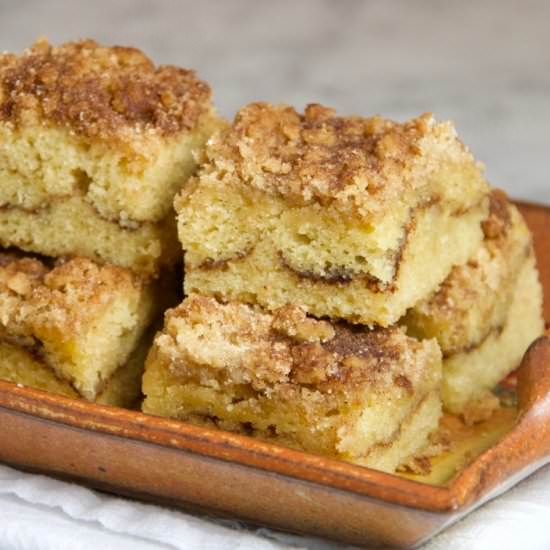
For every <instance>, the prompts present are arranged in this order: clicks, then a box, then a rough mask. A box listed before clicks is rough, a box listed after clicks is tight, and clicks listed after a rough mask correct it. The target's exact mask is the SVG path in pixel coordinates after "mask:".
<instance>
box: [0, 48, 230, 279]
mask: <svg viewBox="0 0 550 550" xmlns="http://www.w3.org/2000/svg"><path fill="white" fill-rule="evenodd" d="M210 96H211V92H210V88H209V86H208V85H207V84H206V83H204V82H202V81H201V80H198V79H197V77H196V76H195V73H194V72H193V71H188V70H185V69H180V68H177V67H173V66H158V67H156V66H155V65H153V63H152V62H151V61H150V60H149V59H148V58H147V57H146V56H145V55H144V54H143V53H141V52H140V51H139V50H136V49H134V48H123V47H103V46H100V45H98V44H97V43H95V42H93V41H91V40H86V41H81V42H75V43H68V44H64V45H62V46H60V47H54V46H51V45H50V44H48V43H47V42H46V41H40V42H37V43H36V44H35V45H34V46H33V47H32V48H30V49H29V50H27V51H25V52H24V53H23V54H22V55H20V56H17V55H13V54H3V55H0V144H1V145H0V183H1V185H0V245H2V246H4V247H7V246H16V247H19V248H21V249H23V250H26V251H30V252H36V253H39V254H45V255H48V256H54V257H57V256H64V255H79V256H86V257H89V258H92V259H95V260H97V261H101V262H109V263H114V264H117V265H120V266H122V267H127V268H129V269H132V270H133V271H135V272H136V273H140V274H144V275H146V276H155V275H158V273H159V272H160V270H161V268H162V267H163V266H167V265H171V264H174V263H175V262H177V260H178V256H179V254H178V253H177V250H178V245H177V238H176V232H175V222H174V215H173V206H172V202H173V199H174V195H175V194H176V193H177V192H178V191H179V190H180V189H181V187H182V186H183V184H184V183H185V182H186V180H187V178H188V177H189V176H190V175H191V174H192V173H193V172H194V170H195V168H196V161H195V155H196V154H197V153H198V151H199V150H200V149H201V148H202V147H203V145H204V143H205V142H206V140H207V139H208V137H209V136H210V134H211V133H212V132H213V131H214V129H215V128H216V127H217V126H218V125H219V124H220V123H219V119H218V118H217V117H216V115H215V113H214V109H213V106H212V102H211V97H210Z"/></svg>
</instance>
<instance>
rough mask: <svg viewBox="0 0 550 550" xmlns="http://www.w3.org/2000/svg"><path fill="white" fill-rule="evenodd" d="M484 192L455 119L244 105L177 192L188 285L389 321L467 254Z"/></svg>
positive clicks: (269, 303) (483, 212) (475, 242)
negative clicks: (384, 116) (390, 117)
mask: <svg viewBox="0 0 550 550" xmlns="http://www.w3.org/2000/svg"><path fill="white" fill-rule="evenodd" d="M487 194H488V186H487V183H486V181H485V179H484V177H483V174H482V171H481V168H480V166H479V164H478V163H477V162H476V161H475V160H474V158H473V157H472V155H471V154H470V152H469V151H468V150H467V149H466V147H465V146H464V145H463V144H462V143H461V142H460V141H459V140H458V139H457V137H456V134H455V130H454V128H453V127H452V126H451V124H450V123H442V124H438V123H436V122H435V121H434V120H433V119H432V118H431V117H430V116H428V115H424V116H422V117H419V118H417V119H413V120H411V121H408V122H406V123H404V124H398V123H396V122H393V121H390V120H385V119H381V118H378V117H375V118H359V117H338V116H335V114H334V112H333V111H332V110H330V109H327V108H324V107H321V106H319V105H310V106H308V107H307V108H306V110H305V113H304V114H299V113H297V112H296V111H295V110H294V109H293V108H291V107H287V106H272V105H269V104H263V103H257V104H252V105H249V106H247V107H244V108H243V109H241V111H240V112H239V113H238V114H237V117H236V119H235V122H234V124H233V126H232V127H231V128H230V129H229V130H228V131H226V132H224V133H221V134H219V135H217V136H215V137H214V138H213V139H212V141H211V143H209V146H208V147H207V149H206V159H205V164H204V165H203V166H202V168H201V171H200V175H199V177H197V178H194V179H193V180H191V181H190V182H189V185H188V186H186V188H185V189H184V191H183V192H182V193H181V194H180V195H179V196H178V197H177V199H176V210H177V211H178V213H179V216H178V226H179V238H180V240H181V242H182V244H183V248H184V250H185V275H186V280H185V290H186V292H187V293H191V292H198V293H201V294H209V295H215V296H218V297H220V298H222V299H224V300H240V301H244V302H253V303H258V304H260V305H262V306H264V307H266V308H268V309H273V308H276V307H280V306H283V305H285V304H287V303H293V304H300V305H301V306H302V307H304V308H306V310H307V311H308V313H311V314H312V315H316V316H324V315H328V316H330V317H331V318H334V319H345V320H347V321H351V322H356V323H361V324H367V325H375V324H376V325H382V326H388V325H391V324H393V323H395V322H397V321H398V320H399V318H400V317H402V316H403V315H404V314H405V312H406V311H407V309H408V308H410V307H412V306H413V305H414V304H415V303H416V302H418V301H419V300H421V299H423V298H425V297H426V296H427V295H428V294H430V293H431V292H433V290H434V289H435V288H436V287H437V286H438V285H439V284H440V283H441V282H442V281H443V280H444V279H445V277H447V275H448V274H449V271H450V270H451V268H452V267H453V266H454V265H458V264H462V263H464V262H466V260H467V259H468V258H469V257H470V256H472V254H474V252H475V251H476V249H477V248H478V247H479V245H480V243H481V240H482V238H483V233H482V231H481V226H480V222H481V221H482V220H483V219H484V218H486V216H487V211H488V198H487Z"/></svg>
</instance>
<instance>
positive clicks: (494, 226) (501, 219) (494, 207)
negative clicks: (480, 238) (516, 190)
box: [481, 189, 512, 239]
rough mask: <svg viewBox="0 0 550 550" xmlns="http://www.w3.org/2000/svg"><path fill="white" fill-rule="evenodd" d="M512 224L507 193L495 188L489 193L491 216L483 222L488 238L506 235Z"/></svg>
mask: <svg viewBox="0 0 550 550" xmlns="http://www.w3.org/2000/svg"><path fill="white" fill-rule="evenodd" d="M511 224H512V214H511V206H510V202H509V200H508V196H507V195H506V193H505V192H504V191H502V190H500V189H493V190H492V191H491V193H490V195H489V216H488V217H487V219H486V220H484V221H483V222H481V228H482V229H483V234H484V236H485V238H486V239H498V238H499V237H505V236H506V233H507V231H508V229H509V227H510V225H511Z"/></svg>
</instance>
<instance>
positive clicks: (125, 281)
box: [0, 253, 143, 345]
mask: <svg viewBox="0 0 550 550" xmlns="http://www.w3.org/2000/svg"><path fill="white" fill-rule="evenodd" d="M142 285H143V283H142V282H141V280H140V279H138V278H137V277H135V276H134V275H132V274H131V273H130V272H129V271H127V270H125V269H122V268H119V267H116V266H111V265H109V266H100V265H98V264H96V263H94V262H92V261H91V260H88V259H86V258H73V259H65V260H64V259H60V260H57V261H56V262H55V264H54V266H53V267H49V266H47V265H46V264H45V263H44V262H42V261H40V260H38V259H34V258H21V257H18V256H17V255H14V254H5V253H0V338H4V339H9V338H10V337H15V338H27V339H30V344H31V345H32V343H33V339H34V336H36V335H38V334H44V333H51V332H52V331H56V332H58V333H59V335H60V336H61V337H62V338H70V337H71V336H72V335H74V334H75V333H77V334H78V332H79V330H81V329H82V328H83V327H85V326H86V325H87V324H88V323H93V322H94V320H95V319H97V315H98V313H99V312H102V311H105V310H106V308H108V307H109V306H110V304H111V303H112V302H113V301H114V300H115V298H116V297H117V296H119V295H120V294H121V293H137V292H139V291H140V289H141V286H142ZM15 343H18V344H23V345H28V342H25V341H22V340H18V341H17V342H15Z"/></svg>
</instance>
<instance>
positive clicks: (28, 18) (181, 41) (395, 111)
mask: <svg viewBox="0 0 550 550" xmlns="http://www.w3.org/2000/svg"><path fill="white" fill-rule="evenodd" d="M39 35H45V36H47V37H48V38H50V40H51V41H54V42H59V41H63V40H68V39H74V38H78V37H88V36H89V37H94V38H96V39H98V40H100V41H102V42H105V43H119V44H131V45H136V46H138V47H140V48H142V49H143V50H145V51H146V52H147V53H148V54H149V55H150V56H151V57H152V58H153V59H154V60H155V61H157V62H162V63H174V64H179V65H183V66H186V67H192V68H195V69H197V71H198V72H199V75H200V76H202V77H203V78H204V79H206V80H207V81H208V82H210V83H211V84H212V87H213V89H214V94H215V100H216V103H217V105H218V106H219V109H220V111H221V112H222V113H223V114H224V115H226V116H232V115H233V114H234V112H235V111H236V109H238V108H239V106H240V105H242V104H244V103H246V102H248V101H252V100H269V101H274V102H280V101H283V102H289V103H292V104H294V105H296V106H299V107H302V106H303V105H304V104H305V103H308V102H321V103H325V104H328V105H332V106H334V107H336V108H337V109H338V110H339V111H340V112H342V113H347V114H352V113H353V114H374V113H379V114H382V115H384V116H390V117H395V118H397V119H401V120H402V119H405V118H408V117H410V116H413V115H417V114H419V113H421V112H425V111H432V112H433V113H434V114H435V115H436V117H437V118H439V119H445V118H450V119H452V120H454V121H455V123H456V126H457V128H458V131H459V133H460V135H461V137H462V139H463V140H464V141H465V142H466V143H467V144H468V145H469V146H470V147H471V149H472V150H473V151H474V153H475V154H476V156H477V157H478V158H479V159H480V160H482V161H483V162H485V164H486V166H487V173H488V176H489V179H490V180H491V182H492V183H493V184H494V185H497V186H500V187H503V188H505V189H506V190H507V191H508V192H509V193H510V194H511V195H513V196H515V197H518V198H523V199H527V200H532V201H540V202H545V203H548V204H550V145H549V140H548V135H549V133H550V2H546V1H545V0H526V1H521V2H520V1H513V0H505V1H503V0H485V1H484V2H476V1H473V0H467V1H463V2H441V1H438V0H417V1H415V2H410V1H407V0H395V1H392V2H385V1H382V0H380V1H365V2H363V1H353V0H348V1H345V0H344V1H340V2H337V1H330V0H324V1H323V0H301V1H293V0H277V1H276V2H269V1H255V0H232V1H225V2H224V1H222V0H211V1H203V2H192V1H145V0H137V1H136V0H117V1H116V2H114V1H113V2H106V1H101V2H99V1H98V2H83V1H71V0H61V1H55V2H54V1H39V0H26V1H25V0H20V1H17V2H15V1H10V0H0V50H12V51H13V50H16V51H17V50H21V49H22V48H24V47H25V46H27V45H29V44H30V43H31V42H32V41H33V40H34V39H35V38H36V37H37V36H39Z"/></svg>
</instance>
